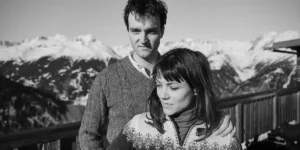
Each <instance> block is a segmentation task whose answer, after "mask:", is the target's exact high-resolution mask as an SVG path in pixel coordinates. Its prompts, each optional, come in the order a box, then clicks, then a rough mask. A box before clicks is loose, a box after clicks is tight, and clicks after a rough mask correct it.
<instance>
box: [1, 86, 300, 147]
mask: <svg viewBox="0 0 300 150" xmlns="http://www.w3.org/2000/svg"><path fill="white" fill-rule="evenodd" d="M218 105H219V107H220V108H221V109H223V110H225V111H226V112H228V113H229V114H230V115H231V119H232V122H233V123H234V124H235V126H236V127H237V137H238V138H239V139H240V141H241V142H244V141H248V140H249V139H251V138H253V137H254V136H255V135H259V134H262V133H265V132H267V131H270V130H272V129H275V128H276V127H277V126H279V125H281V124H283V123H284V122H285V121H287V122H289V121H292V120H295V121H296V122H297V123H299V121H300V87H295V88H289V89H284V90H279V91H266V92H261V93H255V94H247V95H242V96H235V97H230V98H225V99H220V100H219V102H218ZM79 127H80V122H76V123H70V124H63V125H56V126H52V127H48V128H42V129H35V130H29V131H22V132H17V133H11V134H5V135H0V149H1V150H6V149H20V150H22V149H32V150H34V149H37V150H42V149H44V150H45V149H48V150H75V149H76V150H79V149H80V148H79V143H78V129H79Z"/></svg>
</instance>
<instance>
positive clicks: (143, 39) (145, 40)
mask: <svg viewBox="0 0 300 150" xmlns="http://www.w3.org/2000/svg"><path fill="white" fill-rule="evenodd" d="M140 40H141V43H143V44H145V43H147V42H148V41H149V39H148V36H147V34H146V33H142V34H141V37H140Z"/></svg>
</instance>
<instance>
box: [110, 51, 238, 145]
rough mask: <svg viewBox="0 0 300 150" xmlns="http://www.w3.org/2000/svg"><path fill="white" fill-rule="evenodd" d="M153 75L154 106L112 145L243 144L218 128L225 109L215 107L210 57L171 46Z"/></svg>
mask: <svg viewBox="0 0 300 150" xmlns="http://www.w3.org/2000/svg"><path fill="white" fill-rule="evenodd" d="M152 75H153V78H154V79H155V81H156V88H155V89H154V91H153V92H152V94H151V96H150V98H149V107H150V112H147V113H143V114H139V115H136V116H135V117H133V119H132V120H131V121H129V122H128V123H127V125H126V126H125V127H124V129H123V131H122V132H121V133H120V134H119V136H118V137H117V138H116V139H115V140H114V141H113V142H112V144H111V145H110V146H109V148H108V149H112V150H117V149H122V150H123V149H124V150H126V149H137V150H144V149H150V150H152V149H153V150H154V149H155V150H157V149H188V150H189V149H195V150H196V149H209V150H210V149H241V146H240V143H238V141H237V139H236V138H235V137H232V136H230V135H228V136H225V137H221V136H216V135H215V134H214V131H215V129H217V128H218V126H219V125H220V124H219V123H220V122H222V121H221V120H222V117H223V114H222V112H221V111H219V110H217V108H216V104H215V101H214V100H215V98H214V93H213V90H212V80H211V71H210V67H209V62H208V60H207V59H206V57H205V56H204V55H203V54H202V53H200V52H196V51H192V50H189V49H185V48H176V49H173V50H171V51H169V52H168V53H166V54H164V55H163V56H162V57H161V58H160V60H159V61H158V62H157V64H156V65H155V66H154V69H153V72H152ZM133 109H134V108H133Z"/></svg>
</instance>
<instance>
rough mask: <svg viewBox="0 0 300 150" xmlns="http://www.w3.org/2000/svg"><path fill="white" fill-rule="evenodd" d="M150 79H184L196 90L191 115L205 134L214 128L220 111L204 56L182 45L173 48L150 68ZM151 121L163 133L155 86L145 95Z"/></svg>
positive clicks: (220, 115) (161, 110)
mask: <svg viewBox="0 0 300 150" xmlns="http://www.w3.org/2000/svg"><path fill="white" fill-rule="evenodd" d="M152 75H153V78H154V79H156V78H157V77H159V76H163V77H164V79H166V80H167V81H176V82H182V81H186V82H187V83H188V84H189V86H190V87H191V88H192V89H193V90H195V91H197V93H198V94H197V95H195V96H194V97H195V101H196V102H195V103H196V106H195V107H196V110H195V115H196V118H197V119H198V120H201V121H203V122H204V123H205V124H206V130H205V137H207V136H209V135H210V134H211V133H212V132H213V130H214V129H215V128H217V127H218V125H219V124H220V121H221V118H222V112H221V111H219V110H217V108H216V104H215V96H214V92H213V88H212V79H211V77H212V76H211V70H210V65H209V62H208V60H207V58H206V57H205V56H204V55H203V54H202V53H201V52H198V51H192V50H190V49H186V48H175V49H173V50H170V51H169V52H167V53H166V54H164V55H162V56H161V58H160V59H159V60H158V62H157V63H156V65H155V66H154V68H153V72H152ZM149 105H150V115H151V120H152V121H153V122H152V123H151V124H152V125H153V126H154V127H155V128H156V129H157V130H158V131H159V132H160V133H163V132H164V129H163V123H164V122H165V121H166V118H165V114H164V113H163V109H162V105H161V102H160V100H159V98H158V96H157V92H156V88H155V89H154V90H153V92H152V93H151V95H150V97H149Z"/></svg>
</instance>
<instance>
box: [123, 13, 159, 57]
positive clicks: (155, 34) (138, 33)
mask: <svg viewBox="0 0 300 150" xmlns="http://www.w3.org/2000/svg"><path fill="white" fill-rule="evenodd" d="M163 33H164V31H163V30H161V26H160V19H159V16H154V17H148V16H145V17H140V16H136V15H135V14H133V13H130V14H129V16H128V34H129V38H130V42H131V46H132V48H133V50H134V52H135V53H136V54H137V56H139V57H141V58H143V59H146V60H147V59H148V58H151V57H152V56H156V55H157V53H158V47H159V44H160V39H161V38H162V36H163Z"/></svg>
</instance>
